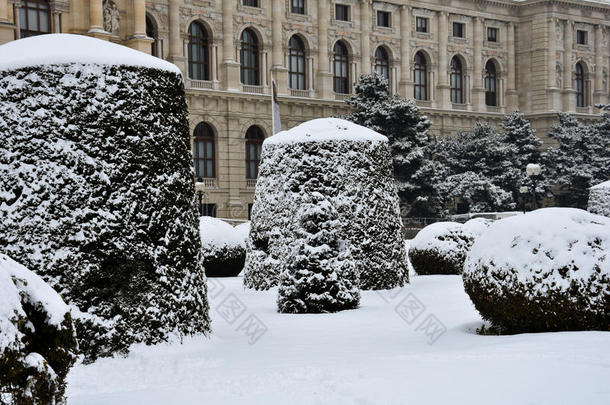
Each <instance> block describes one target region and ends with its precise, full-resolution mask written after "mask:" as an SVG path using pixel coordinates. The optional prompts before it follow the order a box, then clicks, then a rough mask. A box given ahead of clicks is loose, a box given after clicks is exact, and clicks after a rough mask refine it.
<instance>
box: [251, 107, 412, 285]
mask: <svg viewBox="0 0 610 405" xmlns="http://www.w3.org/2000/svg"><path fill="white" fill-rule="evenodd" d="M261 159H262V161H261V166H260V171H259V177H258V181H257V184H256V192H255V196H254V207H253V209H252V221H251V230H250V239H249V241H248V244H247V249H246V250H247V253H246V268H245V275H244V284H245V285H246V286H247V287H249V288H255V289H267V288H270V287H272V286H275V285H277V284H278V279H279V276H280V273H281V272H282V271H283V270H284V268H285V266H286V265H287V264H288V262H289V261H290V260H291V257H292V256H291V255H292V253H291V252H292V250H291V249H292V245H293V244H294V243H295V240H296V239H297V237H296V236H295V229H296V227H297V224H298V221H299V218H296V216H295V213H296V212H297V211H298V209H299V207H300V206H301V205H302V204H305V203H310V202H311V198H310V196H311V195H312V194H318V195H319V196H321V197H324V198H325V199H327V200H328V201H329V202H330V203H331V204H332V205H333V207H334V208H335V209H336V211H337V213H338V218H339V224H340V229H339V234H338V237H339V238H340V239H343V240H346V241H347V242H348V243H349V245H350V251H351V254H352V256H353V258H354V260H355V262H356V268H357V272H358V274H359V277H360V287H361V288H362V289H386V288H393V287H396V286H399V285H403V284H404V283H405V282H406V281H408V273H407V270H406V253H405V247H404V240H403V237H402V233H401V221H400V210H399V203H398V196H397V191H396V185H395V182H394V178H393V176H392V159H391V156H390V151H389V147H388V141H387V138H386V137H384V136H382V135H379V134H377V133H376V132H374V131H372V130H369V129H366V128H364V127H361V126H359V125H356V124H354V123H351V122H348V121H345V120H341V119H336V118H322V119H317V120H313V121H309V122H306V123H304V124H301V125H299V126H298V127H295V128H293V129H291V130H290V131H285V132H282V133H280V134H277V135H275V136H273V137H271V138H269V139H267V140H266V141H265V143H264V144H263V152H262V158H261ZM312 180H315V182H312ZM314 183H315V184H314Z"/></svg>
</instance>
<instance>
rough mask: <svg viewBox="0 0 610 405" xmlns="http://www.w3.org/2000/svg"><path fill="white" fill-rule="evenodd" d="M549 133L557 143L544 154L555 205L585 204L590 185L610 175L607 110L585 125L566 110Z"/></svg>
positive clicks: (609, 122)
mask: <svg viewBox="0 0 610 405" xmlns="http://www.w3.org/2000/svg"><path fill="white" fill-rule="evenodd" d="M558 120H559V122H558V124H557V125H555V126H553V128H552V129H551V132H550V133H549V137H551V138H553V139H554V140H555V141H556V142H557V144H558V145H557V147H556V148H553V149H549V150H548V151H546V152H545V153H544V155H543V167H544V169H545V171H546V172H547V173H548V175H547V177H548V178H549V179H552V181H550V185H551V186H552V187H553V191H554V194H555V200H556V202H557V205H560V206H565V207H576V208H582V209H586V208H587V202H588V198H589V188H590V187H591V186H594V185H596V184H598V183H601V182H604V181H606V180H608V179H610V113H608V112H605V113H604V114H603V115H602V120H601V121H600V122H596V123H592V124H589V125H584V124H583V123H581V122H579V121H578V120H577V119H576V118H574V117H572V116H571V115H569V114H564V113H561V114H558Z"/></svg>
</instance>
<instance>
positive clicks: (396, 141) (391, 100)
mask: <svg viewBox="0 0 610 405" xmlns="http://www.w3.org/2000/svg"><path fill="white" fill-rule="evenodd" d="M347 104H348V105H349V106H350V107H352V108H353V111H352V112H351V113H350V114H349V115H347V116H346V117H345V119H347V120H349V121H352V122H355V123H356V124H359V125H362V126H364V127H367V128H370V129H372V130H374V131H377V132H379V133H380V134H382V135H385V136H387V137H388V140H389V141H390V150H391V153H392V162H393V169H394V176H395V178H396V180H397V186H398V196H399V198H400V202H401V204H404V205H405V207H406V212H407V213H408V215H409V216H435V215H437V214H438V210H439V209H440V208H441V207H440V205H438V202H437V200H438V196H437V195H436V193H435V188H434V186H433V184H434V183H433V179H434V173H435V171H437V170H438V168H437V167H436V166H434V164H433V163H432V162H431V161H430V160H429V159H428V158H427V156H428V155H429V153H430V151H429V150H428V145H429V137H428V129H429V128H430V126H431V125H432V124H431V122H430V121H429V120H428V118H427V117H426V116H425V115H422V114H421V112H420V110H419V107H417V105H416V104H415V102H414V101H413V100H407V99H404V98H402V97H400V96H398V95H395V96H390V95H389V90H388V81H387V80H386V79H384V78H383V77H381V76H379V75H378V74H372V75H362V76H360V81H359V82H358V84H356V89H355V94H354V95H353V96H351V97H350V98H349V99H348V100H347Z"/></svg>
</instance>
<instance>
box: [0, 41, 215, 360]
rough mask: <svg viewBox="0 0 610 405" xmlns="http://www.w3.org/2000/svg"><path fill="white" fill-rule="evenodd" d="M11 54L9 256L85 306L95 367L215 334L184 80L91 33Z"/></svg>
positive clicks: (1, 96)
mask: <svg viewBox="0 0 610 405" xmlns="http://www.w3.org/2000/svg"><path fill="white" fill-rule="evenodd" d="M0 54H1V55H2V58H0V139H2V142H0V178H1V179H2V181H1V182H0V217H1V218H2V221H0V250H2V251H4V252H6V253H7V254H9V255H11V257H13V258H15V259H16V260H18V261H19V262H20V263H23V264H24V265H26V266H27V267H28V268H30V269H31V270H32V271H34V272H36V273H37V274H38V275H40V276H41V277H42V278H43V279H44V280H45V281H46V282H47V283H49V284H50V285H51V286H52V287H53V288H55V290H56V291H58V292H59V293H60V294H61V295H62V296H63V297H64V298H65V299H66V301H67V302H68V303H69V304H72V305H74V306H76V307H78V308H79V309H80V311H81V312H75V313H74V314H73V315H74V317H75V324H76V328H77V333H78V336H79V342H80V347H81V349H82V351H83V352H84V353H85V355H86V357H87V360H93V359H95V358H96V357H97V356H100V355H111V354H112V353H115V352H125V351H126V350H127V348H128V347H129V345H130V344H131V343H133V342H145V343H149V344H152V343H156V342H160V341H164V340H166V339H167V338H168V335H169V334H170V333H173V332H177V333H180V334H192V333H200V332H204V333H205V332H207V331H208V330H209V317H208V304H207V298H206V283H205V273H204V269H203V265H202V255H201V253H200V251H201V240H200V237H199V231H198V223H197V212H196V207H195V204H194V181H193V177H194V176H193V165H192V156H191V152H190V146H189V132H188V114H187V106H186V101H185V97H184V87H183V81H182V78H181V75H180V72H179V70H178V69H177V68H176V67H175V66H174V65H172V64H170V63H168V62H164V61H162V60H160V59H158V58H154V57H151V56H147V55H146V54H143V53H141V52H137V51H134V50H132V49H129V48H126V47H123V46H119V45H115V44H112V43H111V42H108V41H101V40H97V39H94V38H90V37H86V36H82V35H68V34H53V35H42V36H36V37H31V38H26V39H22V40H18V41H13V42H10V43H8V44H5V45H2V46H0Z"/></svg>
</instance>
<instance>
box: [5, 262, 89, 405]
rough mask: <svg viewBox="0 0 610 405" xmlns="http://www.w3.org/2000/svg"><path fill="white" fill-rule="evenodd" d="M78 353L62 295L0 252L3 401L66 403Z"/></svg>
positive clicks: (11, 402)
mask: <svg viewBox="0 0 610 405" xmlns="http://www.w3.org/2000/svg"><path fill="white" fill-rule="evenodd" d="M76 351H77V344H76V336H75V332H74V327H73V326H72V318H71V315H70V310H69V308H68V306H67V305H66V304H65V303H64V302H63V300H62V299H61V297H60V296H59V294H57V293H56V292H55V291H54V290H53V289H52V288H51V287H50V286H49V285H48V284H46V283H45V282H44V281H43V280H42V279H41V278H40V277H38V276H37V275H36V274H34V273H32V272H31V271H29V270H28V269H26V268H25V267H23V266H22V265H20V264H19V263H17V262H15V261H14V260H12V259H11V258H9V257H8V256H6V255H5V254H1V253H0V403H2V404H6V403H8V404H53V403H61V402H62V400H63V398H64V391H65V388H66V382H65V379H66V375H67V374H68V371H69V370H70V368H71V367H72V365H73V364H74V362H75V361H76Z"/></svg>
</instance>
